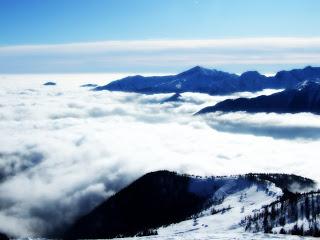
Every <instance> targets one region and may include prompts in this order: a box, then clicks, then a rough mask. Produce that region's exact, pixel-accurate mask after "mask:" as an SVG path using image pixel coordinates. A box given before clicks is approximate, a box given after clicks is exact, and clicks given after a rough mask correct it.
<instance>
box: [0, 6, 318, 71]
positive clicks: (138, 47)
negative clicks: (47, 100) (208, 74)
mask: <svg viewBox="0 0 320 240" xmlns="http://www.w3.org/2000/svg"><path fill="white" fill-rule="evenodd" d="M319 7H320V2H319V1H317V0H304V1H301V0H282V1H277V0H268V1H266V0H263V1H255V0H243V1H237V0H223V1H222V0H183V1H182V0H163V1H150V0H136V1H130V0H104V1H103V0H91V1H86V0H68V1H62V0H29V1H19V0H0V32H1V35H0V73H26V72H27V73H36V72H42V73H43V72H44V73H48V72H61V73H63V72H175V71H181V70H184V69H186V68H188V67H191V66H193V65H203V66H207V67H211V68H219V69H223V70H228V71H233V72H242V71H244V70H247V69H257V70H260V71H262V72H274V71H277V70H279V69H282V68H286V69H288V68H293V67H302V66H305V65H317V63H319V62H320V50H319V49H320V47H319V46H320V30H319V28H318V23H319V22H320V16H319V14H318V9H319Z"/></svg>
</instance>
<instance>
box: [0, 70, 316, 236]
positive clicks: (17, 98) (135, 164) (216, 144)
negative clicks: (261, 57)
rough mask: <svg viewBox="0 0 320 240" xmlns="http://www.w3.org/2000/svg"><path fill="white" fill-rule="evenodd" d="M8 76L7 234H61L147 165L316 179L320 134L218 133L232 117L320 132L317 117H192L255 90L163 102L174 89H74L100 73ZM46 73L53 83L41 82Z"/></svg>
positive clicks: (2, 129) (1, 197)
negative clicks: (135, 91)
mask: <svg viewBox="0 0 320 240" xmlns="http://www.w3.org/2000/svg"><path fill="white" fill-rule="evenodd" d="M68 77H70V76H67V78H68ZM104 77H105V76H104ZM113 77H114V76H111V78H113ZM4 79H6V80H5V81H0V134H1V136H3V139H4V141H2V142H1V144H0V176H1V179H0V231H2V232H6V233H9V234H11V235H13V236H47V237H50V236H51V237H54V236H57V235H56V234H57V233H59V232H62V231H63V230H64V228H65V227H66V226H68V224H71V223H72V222H73V221H74V219H76V218H77V217H78V216H79V215H82V214H85V213H86V212H88V211H89V210H90V209H92V208H93V207H94V206H96V205H97V204H99V203H100V202H102V201H103V200H104V199H106V198H107V197H109V196H110V195H112V194H114V193H115V192H116V191H118V190H119V189H121V188H122V187H124V186H125V185H127V184H128V183H129V182H131V181H132V180H134V179H135V178H137V177H139V176H141V175H142V174H144V173H146V172H149V171H153V170H159V169H169V170H175V171H179V172H183V173H192V174H201V175H226V174H238V173H247V172H287V173H295V174H300V175H303V176H306V177H311V178H314V179H316V180H320V179H319V174H318V169H319V167H320V166H319V163H318V152H317V151H316V150H317V149H318V148H319V147H320V141H319V139H318V138H308V137H305V136H303V135H300V136H299V137H297V138H291V137H282V138H277V137H275V136H273V135H272V134H262V133H259V134H256V132H255V131H251V130H250V129H247V130H246V131H243V132H241V131H239V132H237V133H236V134H235V133H232V132H230V131H225V130H223V129H222V130H223V131H221V128H222V127H224V126H227V125H228V124H230V123H237V124H239V126H237V128H238V129H239V128H240V127H242V128H245V127H246V126H247V128H248V126H251V125H254V126H258V127H259V128H260V129H263V128H264V126H266V129H268V128H270V127H279V126H280V127H282V128H286V127H290V128H292V129H293V130H292V131H294V128H295V127H299V128H302V129H304V128H305V129H307V128H310V127H312V128H313V131H318V132H319V130H320V126H319V123H318V122H319V121H318V116H314V115H309V114H302V115H292V116H286V115H285V116H280V115H267V114H266V115H264V114H261V115H248V114H245V113H235V114H226V115H216V116H210V115H208V116H205V117H193V116H192V114H193V113H195V112H197V111H198V110H199V109H201V108H203V107H204V106H207V105H213V104H215V103H216V102H218V101H221V100H223V99H225V98H227V97H233V98H235V97H237V96H248V97H250V96H255V95H256V94H252V93H240V94H236V95H232V96H223V97H222V96H219V97H215V96H208V95H205V94H195V93H184V94H182V98H183V100H184V101H182V102H179V103H170V102H167V103H161V102H162V101H163V100H164V99H166V98H168V97H169V96H171V95H170V94H158V95H140V94H129V93H120V92H108V91H103V92H92V91H88V90H87V89H85V88H81V87H80V85H82V84H84V83H97V78H96V75H93V76H91V77H90V76H89V75H86V77H84V78H83V79H81V81H80V80H79V79H80V78H77V79H75V80H72V79H69V80H64V79H63V78H62V77H60V78H55V77H54V76H53V75H48V76H41V77H39V76H38V78H37V79H35V78H34V76H24V77H21V78H17V77H15V78H12V77H10V75H8V76H6V77H5V78H4ZM48 79H50V80H52V81H55V82H57V85H56V86H43V85H42V83H44V82H46V81H47V80H48ZM270 93H272V91H266V92H265V94H270ZM257 94H259V93H257ZM259 124H260V125H259ZM232 131H233V130H232ZM296 134H298V135H299V133H297V132H296Z"/></svg>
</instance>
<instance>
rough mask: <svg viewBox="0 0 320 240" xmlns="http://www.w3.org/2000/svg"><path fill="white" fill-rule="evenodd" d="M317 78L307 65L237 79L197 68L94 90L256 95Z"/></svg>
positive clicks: (319, 76) (319, 74)
mask: <svg viewBox="0 0 320 240" xmlns="http://www.w3.org/2000/svg"><path fill="white" fill-rule="evenodd" d="M317 79H320V67H311V66H308V67H306V68H303V69H294V70H291V71H280V72H278V73H277V74H276V75H275V76H274V77H266V76H264V75H261V74H260V73H258V72H256V71H248V72H245V73H243V74H242V75H240V76H238V75H236V74H232V73H227V72H223V71H218V70H212V69H206V68H203V67H199V66H197V67H194V68H191V69H189V70H187V71H185V72H182V73H180V74H177V75H170V76H154V77H143V76H141V75H137V76H131V77H126V78H123V79H120V80H116V81H113V82H111V83H109V84H107V85H105V86H99V87H97V88H95V89H94V90H96V91H100V90H109V91H124V92H137V93H145V94H154V93H171V92H175V93H183V92H199V93H207V94H211V95H216V94H218V95H219V94H228V93H233V92H239V91H249V92H255V91H259V90H262V89H266V88H273V89H281V88H293V87H294V86H296V85H297V84H298V83H301V82H302V81H304V80H317Z"/></svg>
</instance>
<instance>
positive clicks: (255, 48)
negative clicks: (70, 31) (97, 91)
mask: <svg viewBox="0 0 320 240" xmlns="http://www.w3.org/2000/svg"><path fill="white" fill-rule="evenodd" d="M319 62H320V37H313V38H289V37H282V38H280V37H278V38H270V37H269V38H233V39H232V38H227V39H208V40H139V41H138V40H137V41H134V40H128V41H105V42H89V43H69V44H52V45H19V46H0V72H11V73H15V72H84V71H89V72H95V71H100V72H101V71H108V72H110V71H114V70H115V71H120V70H121V71H140V72H141V71H159V72H163V71H177V70H182V69H185V68H188V67H190V66H194V65H204V66H210V67H212V66H215V67H222V68H225V69H228V70H231V71H235V72H238V71H239V70H247V69H248V68H250V69H258V70H259V69H260V70H262V71H264V72H265V71H266V70H268V69H269V70H270V69H271V66H273V70H275V69H274V65H275V64H278V67H279V64H280V65H283V66H286V67H288V66H291V67H292V66H304V65H306V64H313V65H315V64H319ZM266 66H269V67H266ZM277 70H279V69H277Z"/></svg>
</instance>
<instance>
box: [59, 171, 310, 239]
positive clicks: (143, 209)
mask: <svg viewBox="0 0 320 240" xmlns="http://www.w3.org/2000/svg"><path fill="white" fill-rule="evenodd" d="M292 185H295V186H298V185H299V186H300V187H301V188H302V189H306V188H312V187H314V182H313V181H312V180H310V179H307V178H302V177H299V176H296V175H286V174H246V175H237V176H229V177H225V176H222V177H216V176H215V177H205V178H203V177H195V176H189V175H180V174H176V173H173V172H168V171H158V172H152V173H149V174H146V175H144V176H142V177H141V178H139V179H138V180H136V181H135V182H133V183H132V184H130V185H129V186H128V187H126V188H124V189H123V190H121V191H120V192H118V193H117V194H115V195H114V196H113V197H111V198H109V199H108V200H107V201H105V202H104V203H102V204H101V205H100V206H98V207H97V208H96V209H94V210H93V211H92V212H91V213H89V214H88V215H86V216H84V217H83V218H80V219H79V220H78V221H77V222H76V223H75V224H74V226H73V227H72V228H71V229H70V230H69V231H68V232H67V234H66V236H65V238H67V239H78V238H113V237H120V236H121V237H124V236H145V235H157V236H159V237H163V238H164V239H170V238H171V237H173V236H175V237H177V236H178V237H181V238H185V236H189V235H190V234H191V236H194V238H196V239H198V238H200V237H197V235H199V236H211V235H216V234H221V235H223V234H226V233H228V234H231V233H232V234H234V235H237V234H247V233H245V227H244V219H246V217H247V216H250V215H254V214H255V213H257V212H259V211H260V209H261V208H262V207H263V206H266V205H269V204H271V203H273V202H275V201H278V200H279V199H280V198H281V197H282V198H283V197H284V196H286V195H287V194H289V193H290V194H294V193H291V192H290V191H289V189H290V188H291V186H292Z"/></svg>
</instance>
